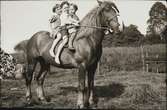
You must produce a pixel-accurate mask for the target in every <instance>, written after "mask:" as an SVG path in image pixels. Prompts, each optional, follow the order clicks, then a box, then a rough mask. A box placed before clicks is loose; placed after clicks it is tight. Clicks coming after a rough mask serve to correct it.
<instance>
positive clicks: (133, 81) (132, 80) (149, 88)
mask: <svg viewBox="0 0 167 110" xmlns="http://www.w3.org/2000/svg"><path fill="white" fill-rule="evenodd" d="M73 72H74V71H73ZM77 76H78V75H77V73H75V72H74V73H71V70H58V71H56V72H55V73H54V74H51V75H48V76H47V78H46V80H45V84H44V87H45V92H46V95H47V97H49V98H50V102H48V104H40V103H39V102H38V101H37V97H36V92H35V87H36V84H35V81H33V87H32V88H33V89H32V90H33V91H32V92H33V100H34V103H33V105H29V106H27V105H26V102H25V82H24V80H13V81H12V80H8V81H2V82H1V99H0V101H1V107H28V108H31V107H32V108H35V107H39V108H75V107H76V101H77V84H78V82H77V81H78V79H77ZM95 85H96V88H95V89H96V94H97V96H98V98H99V100H98V107H97V108H115V109H122V108H123V109H143V108H142V107H144V108H147V109H159V110H165V109H166V98H165V96H166V94H165V93H166V89H165V88H166V85H165V74H157V73H142V72H139V71H137V72H136V71H133V72H108V73H105V74H97V75H96V78H95ZM139 91H140V93H138V92H139ZM145 92H148V94H145ZM151 93H153V94H151ZM154 94H158V95H157V96H156V95H154ZM150 95H151V96H150ZM134 97H135V98H134ZM145 97H148V98H147V99H149V100H145V99H144V98H145ZM141 100H142V101H141Z"/></svg>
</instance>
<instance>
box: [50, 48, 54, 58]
mask: <svg viewBox="0 0 167 110" xmlns="http://www.w3.org/2000/svg"><path fill="white" fill-rule="evenodd" d="M52 50H53V49H50V50H49V53H50V55H51V56H52V57H54V52H53V51H52Z"/></svg>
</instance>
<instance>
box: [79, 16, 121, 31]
mask: <svg viewBox="0 0 167 110" xmlns="http://www.w3.org/2000/svg"><path fill="white" fill-rule="evenodd" d="M117 16H120V15H119V14H116V15H115V16H113V17H111V18H109V19H108V20H107V22H108V25H109V23H110V22H111V21H112V20H113V19H114V18H115V17H117ZM78 27H88V28H96V29H105V30H110V29H111V28H110V27H108V26H89V25H79V26H78Z"/></svg>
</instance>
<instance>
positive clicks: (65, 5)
mask: <svg viewBox="0 0 167 110" xmlns="http://www.w3.org/2000/svg"><path fill="white" fill-rule="evenodd" d="M69 5H70V4H69V3H68V2H67V1H64V2H62V3H61V4H60V8H61V10H62V12H65V13H68V11H69Z"/></svg>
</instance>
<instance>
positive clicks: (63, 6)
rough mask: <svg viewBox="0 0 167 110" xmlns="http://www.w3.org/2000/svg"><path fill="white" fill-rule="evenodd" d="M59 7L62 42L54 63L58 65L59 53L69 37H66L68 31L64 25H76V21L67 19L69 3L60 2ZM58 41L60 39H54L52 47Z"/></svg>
mask: <svg viewBox="0 0 167 110" xmlns="http://www.w3.org/2000/svg"><path fill="white" fill-rule="evenodd" d="M60 7H61V10H62V13H61V15H60V20H61V25H60V30H59V32H60V33H61V38H62V39H63V41H62V42H61V44H60V45H59V47H58V50H57V53H56V55H55V61H56V62H57V63H58V64H60V61H59V55H60V52H61V50H62V48H63V47H64V45H65V44H66V43H67V42H68V37H69V36H68V29H67V26H66V25H67V24H75V25H77V24H78V21H76V20H74V19H72V18H70V17H69V3H68V2H67V1H65V2H62V3H61V5H60ZM59 40H60V39H58V40H57V38H56V39H55V41H54V42H56V43H53V45H52V46H53V47H55V45H56V44H57V43H58V42H59Z"/></svg>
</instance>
